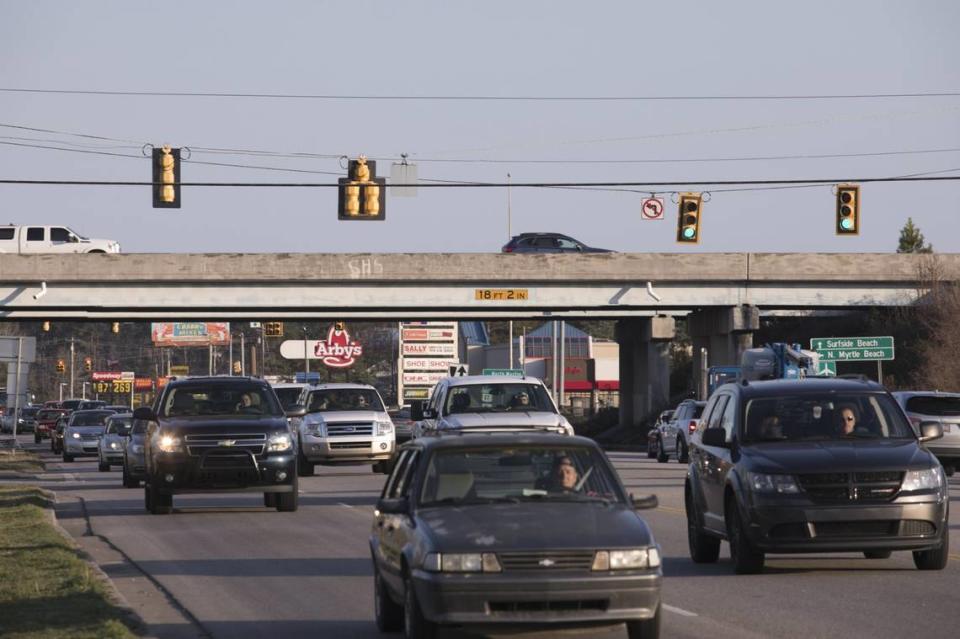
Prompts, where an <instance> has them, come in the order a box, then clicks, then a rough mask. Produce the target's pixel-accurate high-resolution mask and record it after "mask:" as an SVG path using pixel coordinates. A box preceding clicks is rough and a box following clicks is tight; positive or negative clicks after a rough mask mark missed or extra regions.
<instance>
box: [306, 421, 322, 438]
mask: <svg viewBox="0 0 960 639" xmlns="http://www.w3.org/2000/svg"><path fill="white" fill-rule="evenodd" d="M303 430H304V431H306V433H307V434H308V435H313V436H314V437H323V422H313V421H306V422H304V426H303Z"/></svg>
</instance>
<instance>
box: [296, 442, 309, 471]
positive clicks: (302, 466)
mask: <svg viewBox="0 0 960 639" xmlns="http://www.w3.org/2000/svg"><path fill="white" fill-rule="evenodd" d="M299 449H300V450H301V451H302V450H303V446H300V447H299ZM297 474H298V475H300V476H301V477H313V464H311V463H310V462H309V461H307V458H306V457H304V455H303V453H302V452H298V453H297Z"/></svg>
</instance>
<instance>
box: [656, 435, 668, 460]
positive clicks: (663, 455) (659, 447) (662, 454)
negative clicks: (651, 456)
mask: <svg viewBox="0 0 960 639" xmlns="http://www.w3.org/2000/svg"><path fill="white" fill-rule="evenodd" d="M657 461H658V462H659V463H661V464H666V463H667V462H668V461H670V457H669V456H667V453H666V451H664V450H663V439H661V438H660V437H657Z"/></svg>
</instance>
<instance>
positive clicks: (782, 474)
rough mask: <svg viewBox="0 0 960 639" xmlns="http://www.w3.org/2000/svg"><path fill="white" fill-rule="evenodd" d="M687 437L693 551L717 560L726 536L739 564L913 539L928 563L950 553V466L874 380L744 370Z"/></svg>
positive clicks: (929, 431)
mask: <svg viewBox="0 0 960 639" xmlns="http://www.w3.org/2000/svg"><path fill="white" fill-rule="evenodd" d="M703 414H704V418H703V419H702V420H701V423H700V427H699V429H698V430H697V432H696V433H694V435H693V437H691V448H690V466H689V470H688V473H687V480H686V483H685V489H684V496H685V503H686V512H687V531H688V538H689V545H690V556H691V557H692V558H693V560H694V561H695V562H698V563H705V562H714V561H716V560H717V557H718V555H719V551H720V541H721V540H722V539H726V540H728V541H729V542H730V556H731V558H732V559H733V563H734V569H735V570H736V572H737V573H756V572H760V571H761V570H762V569H763V564H764V554H765V553H768V552H774V553H802V552H851V551H856V552H863V553H864V555H865V556H866V557H867V558H871V559H882V558H886V557H889V556H890V554H891V551H894V550H910V551H913V560H914V563H915V564H916V566H917V568H919V569H921V570H940V569H943V568H944V567H945V566H946V564H947V558H948V556H949V530H948V516H949V513H948V510H949V498H948V493H947V482H946V477H945V476H944V472H943V468H942V467H941V465H940V464H939V462H938V461H937V459H936V458H935V457H934V456H933V454H931V453H930V451H928V450H927V449H926V447H925V446H923V445H922V444H923V442H926V441H930V440H933V439H936V438H938V437H940V436H941V435H942V430H941V425H940V424H939V423H936V422H923V423H921V424H920V425H919V432H920V437H919V438H918V437H917V435H915V434H914V431H913V429H912V428H911V427H910V423H909V422H908V421H907V418H906V416H905V415H904V414H903V411H902V410H901V409H900V407H899V406H898V405H897V403H896V401H895V400H894V399H893V397H891V396H890V393H888V392H887V391H886V390H884V388H883V387H882V386H880V385H878V384H876V383H873V382H863V381H851V380H828V379H806V380H802V381H787V380H778V381H767V382H749V383H747V382H741V383H736V384H726V385H724V386H721V387H720V388H719V389H717V391H716V392H715V393H714V394H713V396H712V397H711V398H710V401H709V402H708V404H707V407H706V409H705V410H704V412H703Z"/></svg>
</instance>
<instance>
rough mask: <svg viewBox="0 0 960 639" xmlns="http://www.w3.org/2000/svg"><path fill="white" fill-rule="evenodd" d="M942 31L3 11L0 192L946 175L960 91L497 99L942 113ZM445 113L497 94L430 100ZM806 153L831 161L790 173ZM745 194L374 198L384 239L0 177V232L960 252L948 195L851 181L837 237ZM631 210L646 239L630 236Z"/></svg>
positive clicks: (608, 16) (162, 246)
mask: <svg viewBox="0 0 960 639" xmlns="http://www.w3.org/2000/svg"><path fill="white" fill-rule="evenodd" d="M958 27H960V3H957V2H956V1H955V0H944V1H926V0H917V1H916V2H911V3H903V2H888V1H865V2H858V1H845V2H836V1H834V2H818V1H811V2H803V3H784V2H769V1H757V2H736V1H731V2H724V3H717V2H708V1H706V0H704V1H703V2H683V1H671V2H648V1H640V0H633V1H627V0H624V1H622V2H614V1H609V2H605V1H601V0H597V1H594V2H582V1H580V2H566V1H562V0H560V1H558V0H550V1H547V0H523V1H518V0H504V1H500V0H485V1H484V2H455V1H452V0H437V1H432V2H415V1H403V2H399V1H392V2H387V1H383V2H374V1H354V2H331V1H323V0H313V1H304V2H294V1H285V0H273V1H271V2H269V3H266V2H246V1H231V2H226V1H224V2H196V1H195V0H193V1H190V0H188V1H177V0H168V1H167V2H162V3H147V2H131V1H129V0H116V1H96V0H89V1H86V2H82V3H80V2H71V3H67V2H53V1H44V0H22V1H12V0H0V179H22V180H49V179H53V180H86V181H91V180H108V181H109V180H118V181H148V180H150V178H151V169H150V163H149V160H148V159H147V158H146V157H144V156H143V154H142V149H143V148H144V145H148V144H153V145H161V144H170V145H172V146H175V147H188V148H189V149H190V152H189V159H188V160H186V161H184V163H183V167H182V179H183V180H184V181H222V182H286V183H290V182H310V183H323V184H330V183H333V182H335V181H336V179H337V178H338V177H342V176H344V175H345V171H344V169H343V168H342V166H341V162H342V160H341V158H342V156H347V157H351V158H353V157H357V156H358V155H360V154H365V155H367V156H368V157H370V158H373V159H376V160H377V173H378V175H379V176H383V177H388V178H389V175H390V170H391V164H392V163H393V162H397V161H399V159H400V155H401V154H407V156H408V158H409V160H408V161H409V162H411V163H414V164H416V165H417V170H418V174H419V177H420V179H421V181H422V182H423V183H427V181H428V180H444V181H457V182H496V183H505V182H507V181H508V177H507V175H508V174H509V176H510V177H509V181H511V182H512V183H530V182H578V183H580V182H601V181H606V182H611V181H617V182H679V181H684V182H688V181H692V182H697V181H703V182H709V181H718V180H763V179H829V180H833V179H838V180H839V179H847V178H866V177H889V176H901V175H912V174H918V173H924V174H927V173H929V174H934V175H940V176H960V96H949V97H909V98H876V97H874V98H867V99H820V100H797V99H794V100H740V99H738V100H705V99H697V100H627V99H618V100H597V99H593V100H588V99H579V100H569V99H562V100H560V99H550V100H547V99H536V100H529V99H516V98H525V97H526V98H529V97H539V98H599V97H607V98H610V97H618V98H628V97H631V98H636V97H646V98H651V97H661V98H662V97H669V96H687V97H704V96H771V95H772V96H783V95H794V96H796V95H851V94H857V95H863V94H866V95H876V94H892V93H944V92H953V93H958V92H960V65H958V64H957V60H960V39H958V38H957V37H956V33H957V28H958ZM9 89H39V90H57V91H114V92H176V93H248V94H249V93H259V94H282V95H313V96H316V95H325V96H341V97H342V96H365V97H366V98H373V99H293V98H286V99H268V98H240V97H231V98H216V97H174V96H130V95H127V96H122V95H85V94H71V93H46V92H44V93H36V92H22V91H10V90H9ZM389 96H408V97H411V96H412V97H424V96H432V97H431V98H430V99H417V100H409V99H408V100H395V99H394V100H391V99H383V98H386V97H389ZM469 96H474V97H476V96H482V97H500V98H511V99H500V100H490V99H487V100H466V99H436V98H437V97H446V98H464V97H469ZM17 127H21V128H17ZM31 129H44V130H47V131H50V132H42V131H36V130H31ZM77 134H82V135H85V136H97V137H96V138H91V137H78V136H77ZM24 145H27V146H24ZM37 146H46V147H55V148H52V149H51V148H36V147H37ZM224 150H226V151H227V152H225V151H224ZM237 150H240V151H244V153H242V154H241V153H238V152H237ZM78 151H93V152H94V153H81V152H78ZM250 151H256V152H257V153H250ZM908 151H909V152H913V151H925V152H924V153H905V152H908ZM931 151H935V152H931ZM260 152H268V153H260ZM110 154H114V155H110ZM864 154H882V155H864ZM185 155H187V154H186V152H185ZM824 155H831V156H837V155H843V156H846V157H830V158H824V157H818V158H810V157H797V156H824ZM751 158H752V159H751ZM756 158H763V159H756ZM771 158H778V159H771ZM717 159H724V161H705V160H717ZM198 162H217V163H227V164H235V165H236V164H239V165H246V167H250V166H255V167H271V168H272V169H284V170H267V169H263V168H245V167H235V166H234V167H225V166H212V165H209V164H200V163H198ZM950 170H952V171H950ZM434 183H436V182H434ZM742 188H744V187H734V186H727V187H723V186H699V187H698V186H692V187H682V188H681V187H669V186H666V187H646V188H644V187H636V188H634V189H632V190H627V191H624V190H621V191H612V190H609V189H577V190H574V189H557V188H552V189H543V188H524V187H513V188H510V189H509V191H508V189H506V188H484V189H477V188H443V189H439V188H433V189H430V188H424V189H419V191H418V193H417V196H416V197H399V196H393V195H391V194H390V192H389V190H388V193H387V205H386V220H385V221H384V222H362V223H361V222H343V221H338V220H337V192H336V189H332V188H236V187H234V188H212V187H184V189H183V192H182V208H181V209H179V210H171V209H154V208H152V206H151V193H150V189H149V187H146V186H47V185H44V186H37V185H10V184H0V201H2V202H3V208H4V209H5V212H6V219H5V220H4V222H13V223H17V224H42V223H46V224H64V225H68V226H70V227H71V228H73V229H74V230H76V231H77V232H79V233H80V234H82V235H86V236H91V237H99V238H109V239H114V240H118V241H119V242H120V243H121V245H122V246H123V250H124V252H146V253H156V252H178V253H182V252H215V253H232V252H244V253H271V252H315V253H328V252H453V253H459V252H465V253H471V252H497V251H499V250H500V247H501V246H502V245H503V244H504V243H505V242H506V241H507V240H508V238H509V236H510V234H511V233H513V234H516V233H520V232H528V231H557V232H562V233H566V234H569V235H571V236H573V237H576V238H578V239H580V240H581V241H583V242H585V243H587V244H590V245H593V246H599V247H605V248H609V249H613V250H616V251H624V252H692V251H699V252H728V251H735V252H745V251H749V252H785V251H796V252H892V251H894V250H895V249H896V246H897V239H898V235H899V230H900V228H901V227H902V226H903V225H904V223H905V222H906V220H907V218H908V217H912V218H913V220H914V222H915V223H916V224H917V225H918V226H919V227H920V229H921V231H922V232H923V233H924V234H925V236H926V238H927V240H928V241H930V242H931V243H932V244H933V246H934V249H935V250H936V251H938V252H960V215H958V213H960V207H958V206H957V201H958V196H960V181H943V182H912V183H870V184H864V185H863V187H862V191H861V233H860V234H859V235H858V236H845V237H837V236H836V235H835V233H834V215H835V208H834V207H835V204H834V196H833V194H832V190H831V185H829V184H825V185H819V186H816V187H807V188H793V189H775V190H769V189H767V190H756V187H754V188H752V189H751V190H745V191H744V190H730V189H742ZM687 189H689V190H693V191H709V193H710V195H709V196H707V197H708V199H709V201H707V202H706V203H705V204H704V207H703V214H702V216H703V221H702V229H701V236H702V240H701V242H700V243H699V244H697V245H678V244H677V243H676V241H675V235H676V205H675V204H673V203H671V199H674V200H675V196H672V194H673V193H675V192H676V191H679V190H687ZM651 191H656V192H657V193H660V194H663V197H665V198H666V201H667V205H666V214H665V219H664V220H663V221H646V220H643V219H642V216H641V213H640V210H641V202H642V201H643V199H644V198H645V197H647V196H649V195H650V192H651Z"/></svg>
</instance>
